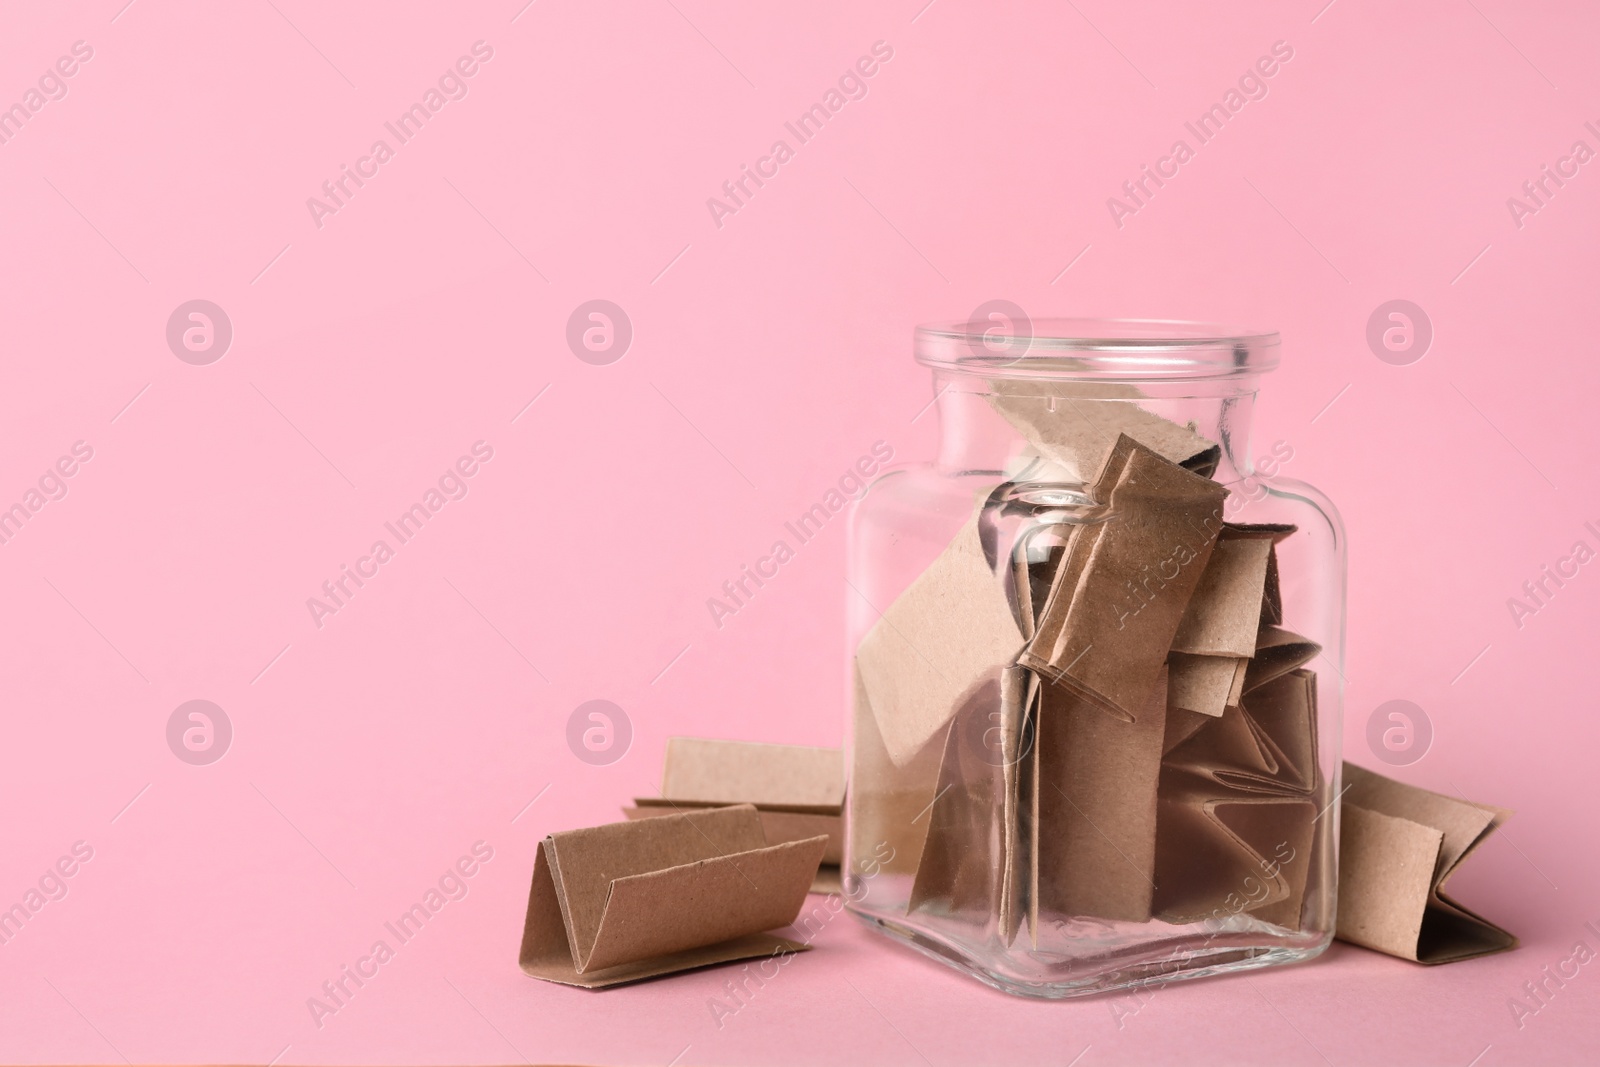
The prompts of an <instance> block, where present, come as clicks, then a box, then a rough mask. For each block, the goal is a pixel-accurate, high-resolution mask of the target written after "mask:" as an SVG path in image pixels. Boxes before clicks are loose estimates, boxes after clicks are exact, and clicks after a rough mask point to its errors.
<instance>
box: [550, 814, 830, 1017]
mask: <svg viewBox="0 0 1600 1067" xmlns="http://www.w3.org/2000/svg"><path fill="white" fill-rule="evenodd" d="M825 844H826V841H825V839H824V838H821V837H816V838H811V839H809V840H806V841H795V842H789V843H787V844H781V845H772V846H768V845H767V843H766V840H765V838H763V836H762V833H761V821H760V819H759V817H758V816H757V814H756V810H755V808H753V807H750V806H749V805H742V806H739V807H730V808H712V809H707V810H702V811H691V812H686V813H684V814H681V815H664V816H662V817H661V818H658V819H643V820H640V821H637V822H621V823H610V824H608V825H605V826H595V827H590V828H588V829H583V830H569V831H565V832H562V833H556V834H551V835H550V836H548V837H546V838H545V839H544V841H543V842H541V844H540V847H539V849H538V851H537V852H536V853H535V856H534V867H533V884H532V886H531V888H530V890H529V893H528V914H527V920H526V923H525V925H524V927H523V934H522V949H521V952H520V955H519V962H520V964H521V966H522V970H523V971H524V972H525V973H527V974H529V975H532V976H533V977H535V978H541V979H544V980H546V981H551V982H560V983H562V984H565V985H576V986H584V987H587V988H590V989H596V988H601V987H604V986H609V985H615V984H617V983H620V982H631V981H636V980H638V979H641V978H649V977H652V976H654V975H659V974H667V973H669V972H672V971H681V970H686V969H688V968H691V967H702V966H706V965H708V964H712V963H721V962H725V961H727V960H734V959H744V958H748V957H751V956H758V955H767V954H770V953H774V952H797V951H801V950H803V949H804V948H805V947H806V946H804V945H801V944H799V943H798V942H794V941H790V940H787V939H785V938H780V937H775V936H772V935H770V934H765V933H762V931H765V930H771V929H774V928H777V927H783V926H787V925H789V924H790V923H792V922H793V921H794V919H795V917H796V916H797V915H798V914H799V913H800V907H801V905H802V904H804V902H805V896H806V889H807V887H808V886H809V885H810V883H811V877H812V875H813V874H814V873H815V871H816V869H817V863H818V861H819V860H820V859H821V856H822V850H823V847H824V846H825Z"/></svg>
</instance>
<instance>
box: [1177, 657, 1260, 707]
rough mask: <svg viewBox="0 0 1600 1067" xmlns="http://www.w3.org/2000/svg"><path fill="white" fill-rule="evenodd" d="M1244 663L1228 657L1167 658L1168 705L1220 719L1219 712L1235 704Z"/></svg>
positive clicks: (1243, 672)
mask: <svg viewBox="0 0 1600 1067" xmlns="http://www.w3.org/2000/svg"><path fill="white" fill-rule="evenodd" d="M1246 663H1247V661H1246V660H1243V659H1239V658H1236V657H1232V656H1191V655H1189V654H1187V653H1184V652H1173V653H1170V654H1169V655H1168V656H1167V667H1168V669H1169V670H1170V672H1171V681H1170V682H1169V683H1168V690H1167V703H1168V705H1169V706H1170V707H1174V708H1183V709H1184V710H1185V711H1193V712H1198V713H1199V714H1201V715H1207V716H1210V717H1212V718H1215V717H1217V716H1218V715H1221V714H1222V709H1223V708H1225V707H1228V706H1230V705H1236V704H1238V703H1239V698H1240V690H1241V689H1242V688H1243V685H1244V676H1245V665H1246Z"/></svg>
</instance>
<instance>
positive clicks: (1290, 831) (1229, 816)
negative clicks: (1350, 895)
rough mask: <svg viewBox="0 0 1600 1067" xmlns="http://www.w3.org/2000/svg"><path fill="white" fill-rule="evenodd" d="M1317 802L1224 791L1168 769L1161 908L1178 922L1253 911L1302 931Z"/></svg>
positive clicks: (1160, 849) (1160, 839)
mask: <svg viewBox="0 0 1600 1067" xmlns="http://www.w3.org/2000/svg"><path fill="white" fill-rule="evenodd" d="M1316 816H1317V806H1316V804H1315V803H1313V802H1312V801H1311V800H1309V799H1302V798H1295V797H1275V796H1264V795H1254V796H1247V795H1235V796H1226V795H1224V796H1219V795H1217V794H1216V793H1215V790H1214V788H1213V786H1212V785H1211V783H1208V782H1206V781H1205V780H1203V779H1198V778H1193V777H1190V776H1188V775H1185V774H1184V773H1183V772H1182V771H1175V770H1173V769H1171V768H1170V767H1169V768H1168V769H1167V770H1166V771H1164V772H1163V774H1162V778H1161V810H1160V816H1159V833H1158V835H1157V844H1156V894H1155V903H1154V907H1155V912H1156V915H1157V917H1158V918H1161V919H1164V920H1165V921H1167V922H1172V923H1190V922H1201V921H1204V920H1206V919H1225V918H1228V917H1230V916H1232V915H1237V914H1241V913H1244V912H1251V913H1253V914H1256V915H1257V916H1258V917H1260V918H1262V919H1263V920H1264V921H1267V922H1273V923H1276V924H1277V925H1280V926H1287V927H1290V928H1297V927H1298V926H1299V915H1300V906H1301V902H1302V900H1303V898H1304V895H1305V888H1306V881H1307V874H1308V873H1309V870H1310V858H1311V840H1312V833H1313V829H1314V825H1313V824H1314V821H1315V819H1316Z"/></svg>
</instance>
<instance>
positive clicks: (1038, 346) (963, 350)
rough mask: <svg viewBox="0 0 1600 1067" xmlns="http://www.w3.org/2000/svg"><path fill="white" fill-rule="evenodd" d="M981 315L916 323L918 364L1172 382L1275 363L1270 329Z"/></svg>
mask: <svg viewBox="0 0 1600 1067" xmlns="http://www.w3.org/2000/svg"><path fill="white" fill-rule="evenodd" d="M1009 310H1011V311H1013V312H1015V314H1011V315H1007V314H1006V313H1005V312H1004V311H995V312H992V313H991V314H990V316H989V317H988V318H987V319H983V320H972V321H967V322H949V323H924V324H922V325H920V326H918V327H917V328H916V334H915V337H916V340H915V352H916V359H917V362H918V363H921V364H923V365H924V366H927V367H933V368H935V369H938V370H946V371H956V372H959V373H963V374H972V375H978V376H981V377H985V378H1047V379H1080V380H1081V379H1092V380H1095V381H1179V380H1194V379H1217V378H1239V377H1245V376H1248V375H1255V374H1261V373H1264V372H1266V371H1270V370H1272V369H1273V368H1274V367H1276V366H1277V365H1278V345H1279V336H1278V333H1277V331H1276V330H1252V329H1242V328H1239V327H1235V326H1228V325H1224V324H1222V323H1214V322H1189V321H1184V320H1179V319H1092V318H1046V319H1037V320H1030V319H1028V318H1027V316H1026V315H1022V314H1020V312H1021V309H1020V308H1012V309H1009Z"/></svg>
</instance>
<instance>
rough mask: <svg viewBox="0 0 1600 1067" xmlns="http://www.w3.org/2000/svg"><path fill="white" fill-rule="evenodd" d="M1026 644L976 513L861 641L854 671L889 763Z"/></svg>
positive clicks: (902, 759) (919, 744)
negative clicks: (991, 562) (993, 566)
mask: <svg viewBox="0 0 1600 1067" xmlns="http://www.w3.org/2000/svg"><path fill="white" fill-rule="evenodd" d="M1021 645H1022V634H1021V632H1020V631H1019V630H1018V629H1017V622H1016V619H1015V618H1014V617H1013V616H1012V614H1011V606H1010V604H1009V603H1008V601H1007V598H1006V595H1005V588H1004V584H1003V583H1002V582H999V581H997V580H996V578H995V573H994V571H993V570H992V569H991V568H990V565H989V561H988V558H987V556H986V555H985V553H984V550H983V542H982V538H981V536H980V533H979V529H978V514H977V513H974V514H973V515H972V516H971V517H970V518H969V519H968V520H967V521H966V523H964V524H963V525H962V527H961V529H960V530H959V531H957V533H956V535H955V538H954V539H953V540H952V541H951V542H950V545H949V546H948V547H947V548H946V549H945V550H944V551H943V552H942V553H940V554H939V556H938V558H936V559H935V560H934V561H933V563H932V564H931V565H930V566H929V567H928V569H927V570H925V571H923V572H922V574H920V575H918V576H917V578H916V580H915V581H913V582H912V583H911V584H910V585H909V586H907V587H906V590H905V592H903V593H901V594H900V596H899V597H897V598H896V599H895V600H894V602H893V603H891V604H890V605H889V607H888V608H887V609H886V610H885V611H884V613H883V616H882V617H881V618H880V619H879V620H878V621H877V623H876V624H875V625H874V626H873V627H872V629H870V630H868V631H867V634H866V636H865V637H863V638H862V639H861V643H860V645H859V646H857V649H856V669H857V670H858V671H859V672H860V676H861V681H862V684H863V685H864V686H865V689H866V693H867V697H868V699H869V701H870V702H871V705H872V709H873V712H874V714H875V715H876V717H877V724H878V732H879V733H880V735H881V736H882V737H883V741H884V746H885V748H886V749H887V751H888V753H889V758H890V760H891V761H892V762H893V763H894V764H895V765H896V766H904V765H905V764H906V763H908V762H909V761H910V760H911V759H912V758H913V757H914V756H915V755H916V753H917V752H918V751H919V750H920V749H922V748H923V746H925V745H926V744H927V743H928V742H929V741H930V740H931V739H932V738H933V736H934V735H935V734H937V733H939V732H940V731H941V730H943V729H944V727H946V726H947V725H948V724H949V722H950V719H951V717H952V716H953V715H954V714H955V711H956V709H957V708H959V707H960V706H961V704H962V703H963V702H964V701H965V700H966V699H967V698H968V697H969V696H970V695H971V694H972V692H973V691H974V690H976V689H977V688H978V687H979V686H980V685H982V684H983V683H984V682H986V681H994V680H997V679H998V677H999V672H1000V671H1001V670H1002V669H1003V668H1005V667H1008V666H1010V665H1011V663H1012V661H1013V660H1015V658H1016V654H1017V649H1018V648H1020V647H1021Z"/></svg>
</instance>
